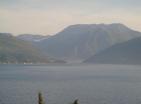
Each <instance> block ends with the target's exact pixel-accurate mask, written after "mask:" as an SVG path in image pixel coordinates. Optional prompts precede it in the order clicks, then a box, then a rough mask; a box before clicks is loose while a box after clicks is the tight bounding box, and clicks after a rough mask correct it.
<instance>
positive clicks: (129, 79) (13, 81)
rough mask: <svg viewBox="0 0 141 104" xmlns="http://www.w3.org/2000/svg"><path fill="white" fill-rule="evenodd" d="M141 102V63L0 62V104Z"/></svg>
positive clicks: (116, 103)
mask: <svg viewBox="0 0 141 104" xmlns="http://www.w3.org/2000/svg"><path fill="white" fill-rule="evenodd" d="M39 91H42V92H43V95H44V97H45V101H46V104H70V103H71V102H72V101H73V100H75V99H79V102H80V104H140V103H141V66H134V65H44V66H42V65H0V104H37V93H38V92H39Z"/></svg>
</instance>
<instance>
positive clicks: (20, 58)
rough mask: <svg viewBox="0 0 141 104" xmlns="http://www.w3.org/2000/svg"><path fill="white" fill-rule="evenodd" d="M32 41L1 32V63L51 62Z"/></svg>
mask: <svg viewBox="0 0 141 104" xmlns="http://www.w3.org/2000/svg"><path fill="white" fill-rule="evenodd" d="M51 61H54V60H49V58H47V57H46V56H45V55H43V54H42V52H41V51H39V50H38V49H37V48H36V47H35V46H34V45H32V44H31V43H30V42H27V41H23V40H20V39H17V38H16V37H14V36H12V34H9V33H0V63H50V62H51Z"/></svg>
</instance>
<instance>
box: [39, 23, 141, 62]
mask: <svg viewBox="0 0 141 104" xmlns="http://www.w3.org/2000/svg"><path fill="white" fill-rule="evenodd" d="M139 36H141V33H140V32H137V31H134V30H132V29H130V28H128V27H126V26H125V25H123V24H91V25H88V24H78V25H72V26H69V27H67V28H65V29H64V30H63V31H61V32H59V33H58V34H56V35H54V36H52V37H50V38H48V39H44V40H43V41H40V42H39V43H38V46H39V47H40V48H41V49H42V51H44V52H45V53H48V55H49V56H52V57H54V58H58V59H63V60H68V61H73V62H74V61H83V60H85V59H87V58H89V57H91V56H93V55H94V54H96V53H98V52H101V51H103V50H104V49H106V48H109V47H111V46H112V45H115V44H118V43H122V42H125V41H128V40H130V39H133V38H136V37H139Z"/></svg>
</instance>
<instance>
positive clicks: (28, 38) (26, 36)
mask: <svg viewBox="0 0 141 104" xmlns="http://www.w3.org/2000/svg"><path fill="white" fill-rule="evenodd" d="M49 37H50V36H43V35H32V34H20V35H18V36H17V38H18V39H22V40H25V41H30V42H39V41H41V40H43V39H47V38H49Z"/></svg>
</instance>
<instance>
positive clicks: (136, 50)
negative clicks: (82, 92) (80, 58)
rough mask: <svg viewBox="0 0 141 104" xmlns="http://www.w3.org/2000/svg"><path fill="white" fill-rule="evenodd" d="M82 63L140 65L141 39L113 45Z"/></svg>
mask: <svg viewBox="0 0 141 104" xmlns="http://www.w3.org/2000/svg"><path fill="white" fill-rule="evenodd" d="M84 62H85V63H102V64H103V63H104V64H140V65H141V37H139V38H136V39H132V40H129V41H127V42H124V43H120V44H117V45H114V46H112V47H110V48H108V49H106V50H104V51H102V52H100V53H98V54H96V55H94V56H92V57H91V58H89V59H87V60H86V61H84Z"/></svg>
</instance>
